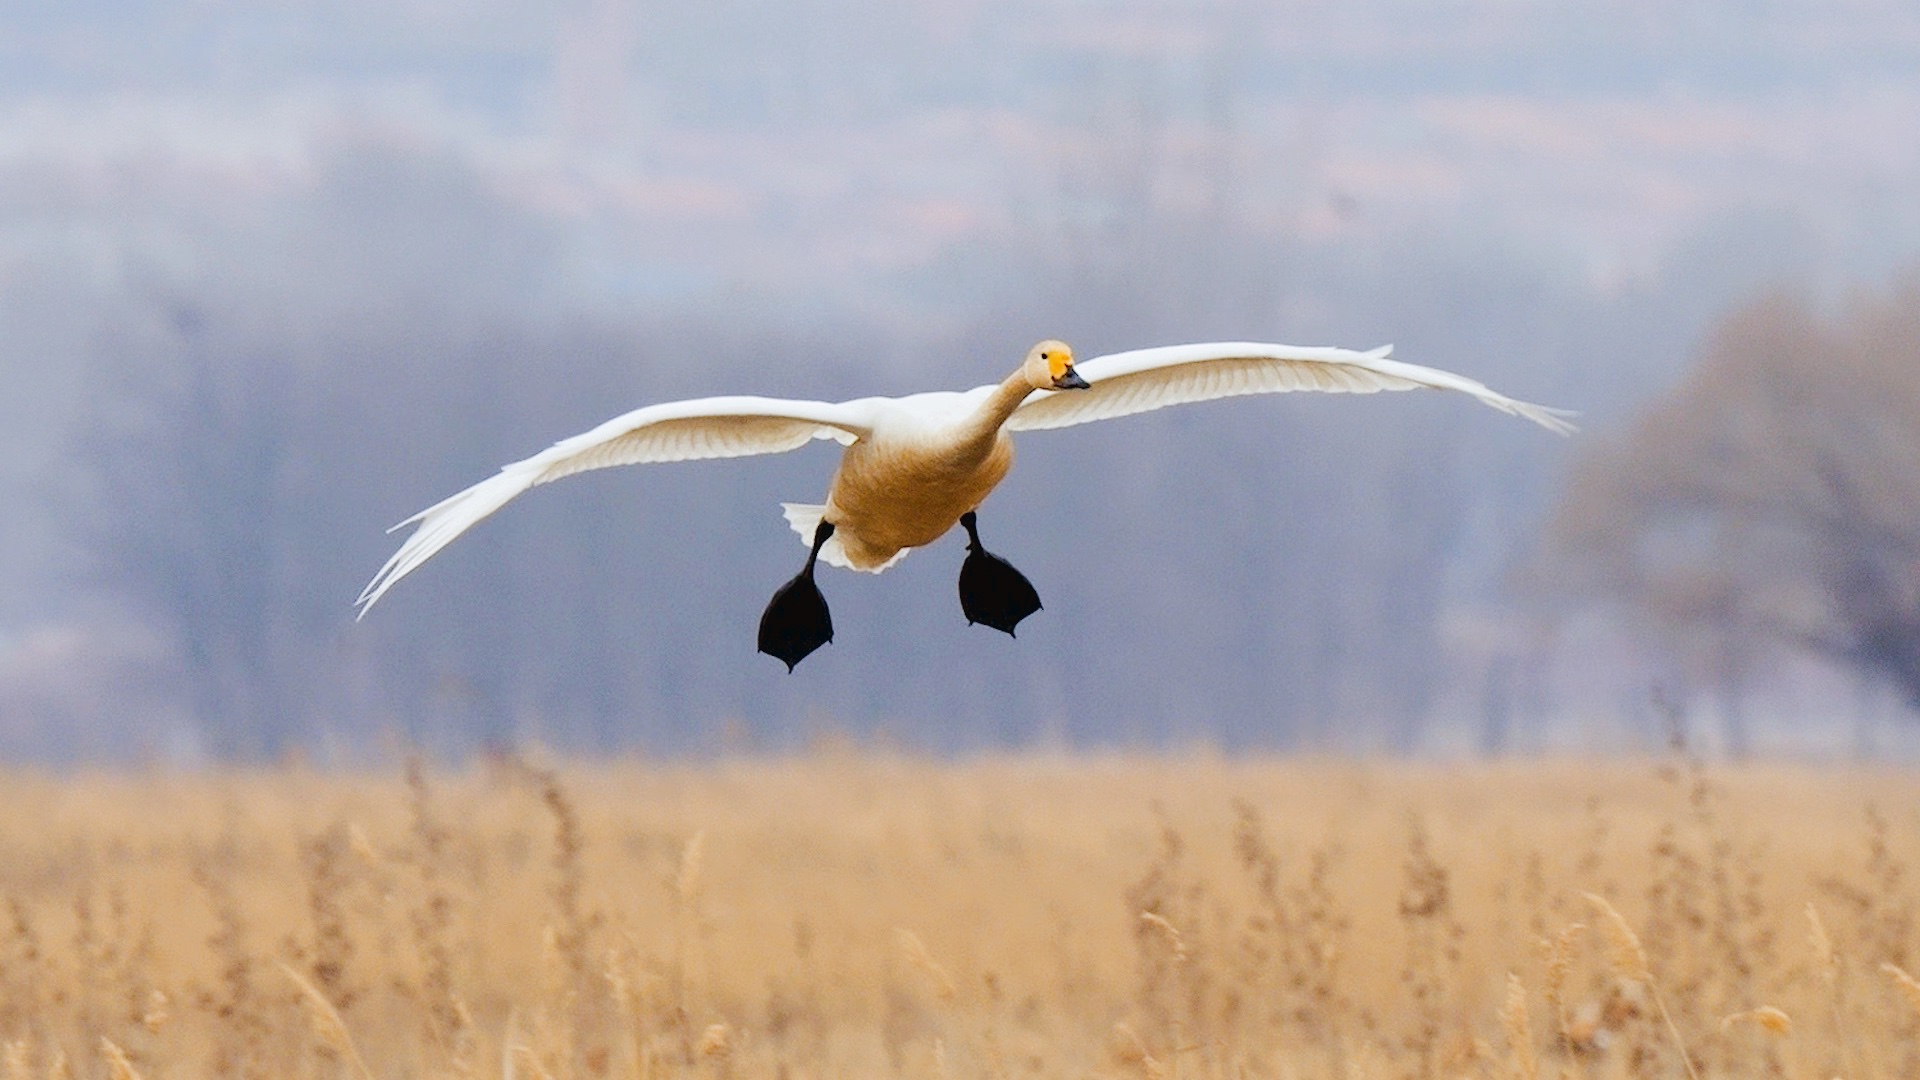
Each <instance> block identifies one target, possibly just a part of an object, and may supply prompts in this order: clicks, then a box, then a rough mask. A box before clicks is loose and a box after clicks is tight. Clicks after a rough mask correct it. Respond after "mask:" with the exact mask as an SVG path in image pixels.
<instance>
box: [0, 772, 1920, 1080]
mask: <svg viewBox="0 0 1920 1080" xmlns="http://www.w3.org/2000/svg"><path fill="white" fill-rule="evenodd" d="M1917 838H1920V784H1916V783H1915V777H1913V776H1912V775H1910V774H1905V773H1896V772H1862V771H1839V770H1817V769H1806V768H1786V767H1752V768H1743V769H1739V770H1728V771H1719V770H1715V771H1703V770H1700V769H1697V768H1692V767H1688V766H1684V765H1682V766H1655V765H1649V764H1601V765H1595V764H1584V763H1536V764H1515V765H1487V766H1480V765H1476V766H1468V767H1458V768H1448V767H1440V766H1413V765H1384V764H1349V763H1336V762H1271V761H1269V762H1231V761H1225V760H1220V759H1215V758H1209V757H1205V756H1194V757H1186V758H1179V759H1136V758H1112V759H1094V760H1066V759H1048V758H1011V759H1001V760H987V761H978V762H971V763H965V764H953V765H942V764H934V763H928V762H923V761H917V760H909V759H903V758H898V757H888V756H863V755H858V754H853V753H846V752H840V753H822V754H820V755H816V756H812V757H806V758H801V759H797V760H783V761H766V762H749V761H729V762H722V763H718V764H712V765H702V766H679V767H675V766H665V765H658V766H656V765H644V764H626V765H620V766H606V767H564V768H561V769H559V770H557V771H556V770H552V769H547V768H540V767H534V766H530V765H527V764H524V763H518V762H499V763H493V764H491V765H487V766H484V767H476V768H474V769H472V770H469V771H464V772H460V773H457V774H435V775H431V776H426V775H422V774H420V773H419V772H417V771H411V772H409V773H408V774H406V775H402V774H399V773H395V774H391V775H357V776H331V775H318V774H314V773H311V772H307V771H302V770H298V769H289V770H282V771H271V772H260V773H250V774H243V775H235V776H181V775H168V774H152V775H108V776H89V777H78V778H48V777H38V776H32V775H21V774H15V775H12V776H9V777H8V778H7V779H6V782H5V784H4V787H0V905H3V906H0V1050H3V1051H4V1054H3V1055H0V1067H3V1068H4V1074H5V1077H6V1078H7V1080H13V1078H16V1077H59V1076H71V1077H76V1078H78V1077H109V1076H111V1077H115V1078H125V1077H133V1076H138V1077H146V1078H150V1080H157V1078H162V1077H200V1076H260V1077H327V1078H332V1077H354V1078H356V1080H367V1078H375V1077H377V1078H381V1080H386V1078H400V1077H416V1076H424V1077H442V1076H462V1077H466V1076H475V1077H513V1078H545V1077H553V1078H584V1077H597V1076H609V1077H668V1076H698V1077H740V1078H746V1077H780V1078H787V1080H799V1078H803V1077H812V1078H829V1077H850V1078H860V1077H879V1076H912V1077H976V1076H978V1077H1028V1076H1033V1077H1056V1076H1068V1077H1195V1078H1199V1077H1208V1078H1212V1077H1222V1078H1226V1077H1232V1078H1239V1077H1276V1078H1296V1077H1298V1078H1308V1077H1341V1078H1349V1077H1353V1078H1358V1077H1374V1078H1394V1077H1410V1078H1418V1077H1490V1078H1491V1077H1501V1078H1520V1080H1537V1078H1541V1077H1546V1078H1554V1080H1558V1078H1566V1077H1572V1078H1579V1080H1602V1078H1610V1077H1626V1076H1634V1077H1681V1076H1688V1075H1690V1074H1691V1075H1696V1076H1700V1077H1765V1076H1779V1077H1795V1078H1798V1077H1807V1078H1816V1077H1817V1078H1823V1080H1824V1078H1827V1077H1834V1076H1844V1077H1848V1078H1855V1080H1869V1078H1889V1080H1891V1078H1897V1077H1912V1076H1916V1075H1920V984H1917V983H1915V982H1914V980H1913V979H1912V978H1911V975H1910V973H1911V972H1914V971H1916V970H1920V962H1917V961H1920V923H1917V922H1916V919H1917V916H1916V908H1920V894H1916V888H1915V883H1914V881H1913V878H1912V875H1911V870H1910V867H1911V865H1912V863H1913V861H1914V859H1915V857H1916V856H1917V855H1920V848H1917V847H1916V839H1917Z"/></svg>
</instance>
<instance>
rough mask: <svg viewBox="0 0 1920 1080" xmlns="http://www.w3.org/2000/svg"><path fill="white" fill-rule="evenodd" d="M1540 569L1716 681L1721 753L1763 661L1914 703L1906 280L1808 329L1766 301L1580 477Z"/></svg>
mask: <svg viewBox="0 0 1920 1080" xmlns="http://www.w3.org/2000/svg"><path fill="white" fill-rule="evenodd" d="M1550 536H1551V539H1550V550H1551V552H1552V561H1553V563H1554V564H1555V565H1557V566H1559V567H1561V568H1564V569H1566V570H1568V571H1571V575H1570V580H1572V581H1574V582H1575V583H1577V584H1578V585H1579V586H1580V587H1581V588H1582V590H1583V591H1584V592H1586V593H1587V594H1589V595H1598V596H1603V597H1611V598H1617V599H1620V600H1623V601H1625V602H1626V604H1627V605H1628V606H1629V607H1630V608H1631V609H1632V610H1633V611H1635V612H1636V613H1638V614H1639V615H1640V616H1642V617H1643V618H1645V619H1646V620H1647V621H1648V622H1649V623H1650V624H1652V625H1654V626H1656V627H1658V628H1660V629H1661V630H1663V631H1664V632H1665V633H1666V635H1667V638H1666V640H1667V641H1668V642H1669V643H1671V644H1672V645H1674V646H1676V647H1677V648H1678V649H1679V650H1680V654H1681V656H1682V659H1683V660H1684V662H1685V663H1686V665H1687V666H1688V667H1689V668H1690V669H1691V670H1692V672H1693V675H1694V677H1695V678H1699V679H1702V680H1704V681H1707V682H1709V683H1710V684H1711V685H1713V686H1715V687H1716V688H1717V689H1718V691H1719V693H1720V695H1721V698H1722V700H1721V708H1720V711H1721V714H1722V716H1723V718H1725V720H1726V722H1727V725H1728V728H1729V730H1728V739H1729V743H1730V749H1732V750H1733V751H1735V752H1739V751H1740V750H1741V749H1742V748H1743V747H1744V739H1745V735H1744V731H1743V730H1742V727H1743V725H1742V723H1741V715H1742V713H1741V701H1742V698H1743V690H1744V688H1745V687H1746V686H1747V685H1748V684H1749V683H1750V682H1751V681H1752V680H1753V678H1754V676H1755V673H1756V670H1757V668H1758V666H1759V664H1760V662H1761V660H1762V659H1763V657H1764V655H1765V653H1766V652H1767V651H1768V650H1769V649H1774V648H1781V647H1785V648H1789V649H1795V650H1804V651H1810V652H1813V653H1816V654H1819V655H1821V656H1824V657H1828V658H1831V659H1833V660H1836V661H1839V662H1841V663H1844V664H1848V665H1852V666H1854V667H1856V668H1859V669H1861V670H1863V671H1868V672H1872V673H1874V674H1876V675H1877V676H1879V677H1881V678H1884V679H1886V680H1888V681H1890V682H1891V683H1893V684H1894V685H1896V686H1898V687H1899V688H1900V689H1901V690H1902V691H1903V692H1904V694H1905V695H1906V696H1907V697H1908V699H1909V700H1910V701H1912V702H1914V703H1915V704H1917V705H1920V281H1908V282H1906V283H1905V284H1903V285H1901V286H1900V287H1898V288H1896V289H1894V290H1893V291H1892V292H1891V294H1890V295H1887V296H1884V297H1878V298H1873V299H1869V300H1863V301H1859V302H1856V303H1855V304H1854V305H1853V306H1851V307H1850V308H1849V309H1847V310H1846V311H1845V312H1844V313H1843V314H1842V315H1841V316H1839V317H1835V318H1823V317H1822V316H1821V315H1820V314H1818V313H1817V312H1815V311H1814V310H1812V309H1811V308H1810V307H1809V305H1808V304H1807V303H1806V302H1805V301H1802V300H1800V299H1797V298H1795V297H1792V296H1788V295H1784V294H1771V295H1766V296H1763V297H1761V298H1759V299H1757V300H1754V301H1753V302H1751V303H1749V304H1747V305H1746V306H1745V307H1743V308H1741V309H1739V310H1738V311H1736V312H1735V313H1733V314H1732V315H1730V316H1729V317H1727V318H1726V319H1725V320H1724V321H1723V322H1722V323H1721V324H1720V325H1719V327H1718V328H1717V329H1716V330H1715V331H1714V332H1713V334H1712V335H1711V337H1710V339H1709V340H1708V342H1707V343H1706V346H1705V348H1704V349H1703V351H1702V353H1701V356H1700V359H1699V362H1698V363H1697V364H1696V366H1695V367H1694V369H1693V371H1692V372H1691V374H1690V375H1689V376H1688V377H1687V378H1686V379H1685V380H1684V381H1683V382H1682V383H1681V384H1680V385H1678V386H1676V387H1675V388H1674V389H1673V390H1672V391H1670V392H1669V393H1668V394H1667V395H1665V396H1664V397H1663V398H1661V399H1660V400H1659V401H1657V402H1656V403H1655V404H1654V405H1653V406H1652V407H1651V408H1649V409H1648V410H1647V411H1646V412H1645V413H1644V414H1643V415H1642V416H1641V417H1640V419H1639V421H1638V422H1637V423H1636V424H1634V425H1633V427H1632V429H1631V430H1630V431H1629V432H1627V434H1626V435H1625V436H1624V437H1623V438H1620V439H1617V440H1615V441H1614V442H1612V443H1610V444H1602V445H1601V446H1600V447H1599V448H1597V449H1596V450H1595V451H1593V452H1592V453H1590V454H1589V455H1588V456H1587V457H1586V458H1585V459H1584V460H1583V461H1581V462H1580V463H1579V465H1578V466H1577V467H1576V469H1575V472H1574V475H1573V478H1572V480H1571V482H1570V483H1569V485H1568V486H1567V488H1566V491H1565V494H1564V495H1563V497H1562V498H1561V501H1560V504H1559V507H1558V509H1557V511H1556V515H1555V518H1554V522H1553V526H1552V528H1551V533H1550Z"/></svg>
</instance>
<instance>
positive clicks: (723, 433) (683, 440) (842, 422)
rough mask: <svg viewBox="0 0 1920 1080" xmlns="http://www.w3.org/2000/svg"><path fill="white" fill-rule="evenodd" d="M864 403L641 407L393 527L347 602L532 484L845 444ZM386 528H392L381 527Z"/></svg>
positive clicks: (862, 423) (864, 423)
mask: <svg viewBox="0 0 1920 1080" xmlns="http://www.w3.org/2000/svg"><path fill="white" fill-rule="evenodd" d="M869 411H870V410H868V409H867V408H866V403H865V402H859V401H852V402H843V403H840V404H837V405H836V404H829V403H827V402H824V401H783V400H780V399H777V398H757V397H720V398H701V399H698V400H695V401H674V402H668V403H666V404H663V405H649V406H647V407H646V408H644V409H636V410H634V411H633V412H630V413H627V414H626V415H624V416H617V417H614V418H613V419H612V420H609V421H607V422H606V423H604V424H601V425H600V426H599V427H597V428H594V429H593V430H592V431H588V432H584V433H582V434H579V435H575V436H574V437H573V438H571V439H564V440H562V441H560V442H557V443H555V444H554V445H552V446H550V447H548V448H547V449H545V450H543V451H541V452H540V453H538V454H535V455H534V456H532V457H530V458H527V459H526V460H524V461H516V462H514V463H513V464H511V465H507V466H504V467H503V468H501V470H500V471H499V472H498V473H495V474H494V475H493V476H490V477H488V478H487V479H485V480H482V481H481V482H479V483H478V484H475V485H473V486H472V487H470V488H468V489H466V490H465V491H462V492H460V493H459V494H457V495H454V496H452V497H451V498H448V499H444V500H442V501H440V502H437V503H435V504H434V505H432V506H429V507H427V508H426V509H425V510H422V511H420V512H419V513H418V514H415V515H413V516H412V517H410V518H408V519H407V520H405V521H403V522H401V523H400V524H398V525H395V526H394V527H393V528H394V529H402V528H405V527H407V526H408V525H418V526H419V527H418V528H417V529H415V530H414V532H413V535H411V536H409V537H407V539H406V541H405V542H404V543H402V544H401V545H400V550H398V551H396V552H394V553H393V557H392V558H389V559H388V560H387V562H386V565H384V566H382V567H381V568H380V572H379V573H378V574H375V575H374V577H373V580H372V581H370V582H368V583H367V587H366V588H365V589H364V590H362V591H361V593H360V598H359V599H358V600H357V601H355V603H357V604H358V605H359V607H360V615H361V616H365V615H366V613H367V609H369V608H371V607H372V606H373V605H374V603H375V602H376V601H378V600H379V599H380V597H382V596H384V595H385V594H386V591H387V590H388V589H391V588H393V586H394V584H395V583H396V582H398V581H399V580H400V579H401V578H403V577H406V576H407V575H408V574H410V573H412V572H413V571H414V570H416V569H418V568H419V566H420V564H422V563H424V562H426V561H427V560H428V559H431V558H432V557H433V556H434V555H436V554H438V553H439V551H440V549H441V548H444V547H446V546H447V545H448V544H450V543H452V542H453V541H454V539H455V538H457V537H458V536H459V535H460V534H461V533H464V532H466V531H467V530H468V529H471V528H473V527H474V526H475V525H477V524H479V523H480V522H481V521H483V520H485V519H486V518H487V517H488V516H489V515H490V514H492V513H493V512H494V511H496V510H498V509H500V508H501V507H502V506H505V505H506V504H507V503H509V502H511V501H512V500H513V499H514V497H516V496H518V495H519V494H521V493H522V492H524V491H526V490H527V489H529V488H532V487H535V486H537V485H539V484H545V483H549V482H551V481H554V480H558V479H560V478H562V477H566V476H572V475H573V474H575V473H579V472H586V471H587V470H589V469H604V468H609V467H611V466H615V465H639V464H650V463H654V462H667V461H690V460H694V459H699V458H723V457H742V456H745V455H748V454H778V453H781V452H784V451H787V450H793V449H796V448H798V447H800V446H802V445H805V444H806V443H807V442H808V441H809V440H811V439H834V440H836V441H839V442H843V443H850V442H853V441H854V440H855V439H858V438H860V437H862V436H864V435H866V434H868V433H869V432H870V431H871V422H870V417H869ZM388 531H389V532H391V531H393V529H390V530H388Z"/></svg>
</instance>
